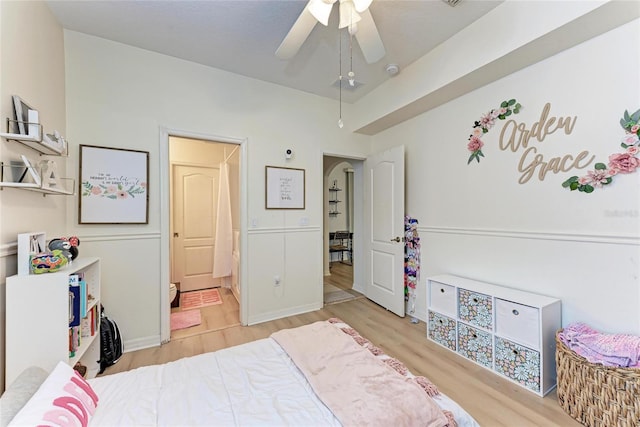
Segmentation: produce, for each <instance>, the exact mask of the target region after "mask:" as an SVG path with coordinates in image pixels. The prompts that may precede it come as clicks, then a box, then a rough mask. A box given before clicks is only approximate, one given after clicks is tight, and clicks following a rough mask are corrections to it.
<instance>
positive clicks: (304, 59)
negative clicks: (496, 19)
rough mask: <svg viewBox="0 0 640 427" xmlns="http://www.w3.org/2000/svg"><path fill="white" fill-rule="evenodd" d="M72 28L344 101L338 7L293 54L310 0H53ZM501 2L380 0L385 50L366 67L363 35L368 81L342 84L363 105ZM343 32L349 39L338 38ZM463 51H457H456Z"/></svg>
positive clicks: (348, 97)
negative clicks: (283, 54)
mask: <svg viewBox="0 0 640 427" xmlns="http://www.w3.org/2000/svg"><path fill="white" fill-rule="evenodd" d="M47 3H48V4H49V7H50V8H51V10H52V12H53V13H54V15H55V16H56V17H57V19H58V20H59V21H60V23H61V24H62V26H63V27H64V28H66V29H70V30H74V31H78V32H82V33H86V34H91V35H95V36H98V37H102V38H105V39H109V40H113V41H116V42H120V43H125V44H128V45H131V46H136V47H139V48H143V49H147V50H151V51H155V52H158V53H162V54H166V55H170V56H173V57H176V58H181V59H185V60H188V61H193V62H196V63H200V64H203V65H207V66H211V67H215V68H219V69H222V70H226V71H230V72H233V73H236V74H241V75H244V76H247V77H252V78H256V79H259V80H264V81H267V82H272V83H276V84H279V85H283V86H288V87H291V88H294V89H299V90H302V91H305V92H310V93H314V94H317V95H320V96H324V97H328V98H334V99H338V96H339V93H338V92H339V91H338V88H337V86H334V85H333V84H334V83H335V82H336V80H337V79H338V75H339V40H340V38H342V51H343V61H342V73H343V74H344V75H346V73H347V71H349V63H350V59H349V37H348V35H347V33H346V32H345V31H344V30H342V33H340V32H339V31H338V29H337V27H338V25H337V18H338V16H337V15H338V13H337V10H338V8H337V7H336V6H334V8H333V12H332V15H331V19H330V20H329V26H328V27H324V26H323V25H321V24H317V25H316V26H315V28H314V30H313V31H312V32H311V35H310V36H309V38H308V39H307V40H306V42H305V43H304V44H303V45H302V48H301V49H300V51H299V52H298V54H297V55H296V56H295V57H293V58H292V59H289V60H281V59H278V58H276V56H275V51H276V49H277V48H278V46H279V45H280V43H281V42H282V40H283V39H284V37H285V36H286V34H287V32H288V31H289V29H290V28H291V26H292V25H293V23H294V22H295V20H296V19H297V17H298V15H299V14H300V12H301V11H302V9H303V8H304V7H305V5H306V3H307V1H306V0H201V1H192V0H161V1H157V0H138V1H129V0H111V1H105V0H84V1H78V0H48V1H47ZM500 3H502V0H499V1H497V0H492V1H485V0H459V1H458V3H457V4H456V5H455V6H453V7H452V6H450V5H449V4H448V3H446V2H445V1H443V0H374V1H373V3H372V5H371V7H370V11H371V14H372V16H373V19H374V21H375V22H376V25H377V27H378V30H379V32H380V35H381V38H382V41H383V43H384V45H385V48H386V52H387V53H386V56H385V57H384V58H382V59H381V60H380V61H379V62H377V63H375V64H366V62H365V61H364V58H363V57H362V53H361V52H360V49H359V47H358V46H357V42H356V41H355V40H354V46H353V70H354V72H355V73H356V80H357V81H358V82H359V83H360V84H361V85H359V86H358V87H357V88H356V89H355V90H349V89H347V90H343V93H342V100H343V101H345V102H355V101H357V100H358V99H359V98H360V97H362V96H364V95H365V94H367V93H368V92H370V91H371V90H373V89H374V88H376V87H377V86H378V85H380V84H381V83H383V82H384V81H385V80H386V79H389V78H392V77H390V76H389V75H388V74H387V73H386V71H385V68H386V65H387V64H397V65H399V66H400V70H401V71H400V72H402V69H403V68H404V67H406V66H407V65H409V64H411V63H412V62H413V61H415V60H416V59H418V58H420V57H422V56H423V55H425V54H426V53H427V52H429V51H430V50H431V49H433V48H434V47H435V46H437V45H438V44H440V43H441V42H443V41H445V40H447V39H448V38H449V37H451V36H452V35H453V34H455V33H456V32H458V31H459V30H461V29H462V28H464V27H465V26H467V25H469V24H470V23H472V22H474V21H475V20H477V19H478V18H480V17H481V16H483V15H484V14H486V13H487V12H489V11H490V10H492V9H493V8H494V7H496V6H498V5H499V4H500ZM339 34H342V36H339ZM452 54H455V52H452Z"/></svg>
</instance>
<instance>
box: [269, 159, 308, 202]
mask: <svg viewBox="0 0 640 427" xmlns="http://www.w3.org/2000/svg"><path fill="white" fill-rule="evenodd" d="M265 174H266V176H265V183H266V190H265V208H266V209H304V206H305V205H304V203H305V183H304V179H305V176H304V175H305V170H304V169H294V168H281V167H276V166H266V169H265Z"/></svg>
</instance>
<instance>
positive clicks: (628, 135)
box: [562, 110, 640, 193]
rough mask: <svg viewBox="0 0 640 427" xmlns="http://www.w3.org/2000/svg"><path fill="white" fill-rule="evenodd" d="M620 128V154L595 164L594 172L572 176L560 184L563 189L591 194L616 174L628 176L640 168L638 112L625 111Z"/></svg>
mask: <svg viewBox="0 0 640 427" xmlns="http://www.w3.org/2000/svg"><path fill="white" fill-rule="evenodd" d="M620 126H622V128H623V129H624V130H625V135H624V136H623V137H622V142H621V143H620V146H621V147H622V148H623V149H624V151H623V152H622V153H614V154H611V155H610V156H609V163H608V164H604V163H596V164H595V165H594V170H592V171H589V172H587V175H584V176H581V177H578V176H572V177H571V178H569V179H567V180H566V181H565V182H563V183H562V186H563V187H564V188H568V189H569V190H571V191H573V190H578V191H581V192H583V193H593V190H595V189H596V188H602V187H603V186H605V185H609V184H611V183H612V182H613V177H614V176H616V175H618V174H629V173H633V172H635V171H636V170H637V169H638V168H639V167H640V159H639V158H638V153H640V110H638V111H636V112H635V113H633V114H631V115H629V112H628V111H627V110H625V111H624V115H623V116H622V118H621V119H620Z"/></svg>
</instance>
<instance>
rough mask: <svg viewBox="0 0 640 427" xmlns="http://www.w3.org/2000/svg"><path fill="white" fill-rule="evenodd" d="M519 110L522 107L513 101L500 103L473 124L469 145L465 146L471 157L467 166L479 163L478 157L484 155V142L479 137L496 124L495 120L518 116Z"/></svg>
mask: <svg viewBox="0 0 640 427" xmlns="http://www.w3.org/2000/svg"><path fill="white" fill-rule="evenodd" d="M520 108H522V106H521V105H520V104H518V103H517V102H516V100H515V99H510V100H509V101H502V102H501V103H500V107H498V108H494V109H492V110H490V111H489V112H488V113H486V114H484V115H483V116H482V117H480V120H477V121H475V122H474V124H473V132H472V134H471V136H469V143H468V144H467V149H468V150H469V151H471V156H469V160H468V161H467V164H469V163H471V162H472V161H473V160H476V161H477V162H478V163H480V157H484V154H482V147H483V146H484V142H482V138H481V137H482V136H483V135H484V134H485V133H487V132H489V129H491V128H492V127H493V126H494V125H495V124H496V120H497V119H500V120H504V119H506V118H507V117H509V116H510V115H511V114H518V113H519V112H520Z"/></svg>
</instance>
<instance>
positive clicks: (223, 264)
mask: <svg viewBox="0 0 640 427" xmlns="http://www.w3.org/2000/svg"><path fill="white" fill-rule="evenodd" d="M232 265H233V221H232V218H231V195H230V193H229V166H228V165H227V162H226V161H225V162H223V163H220V179H219V188H218V209H217V220H216V238H215V249H214V252H213V277H214V278H218V277H229V276H231V267H232ZM222 282H223V285H224V286H225V287H230V281H229V280H223V281H222Z"/></svg>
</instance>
